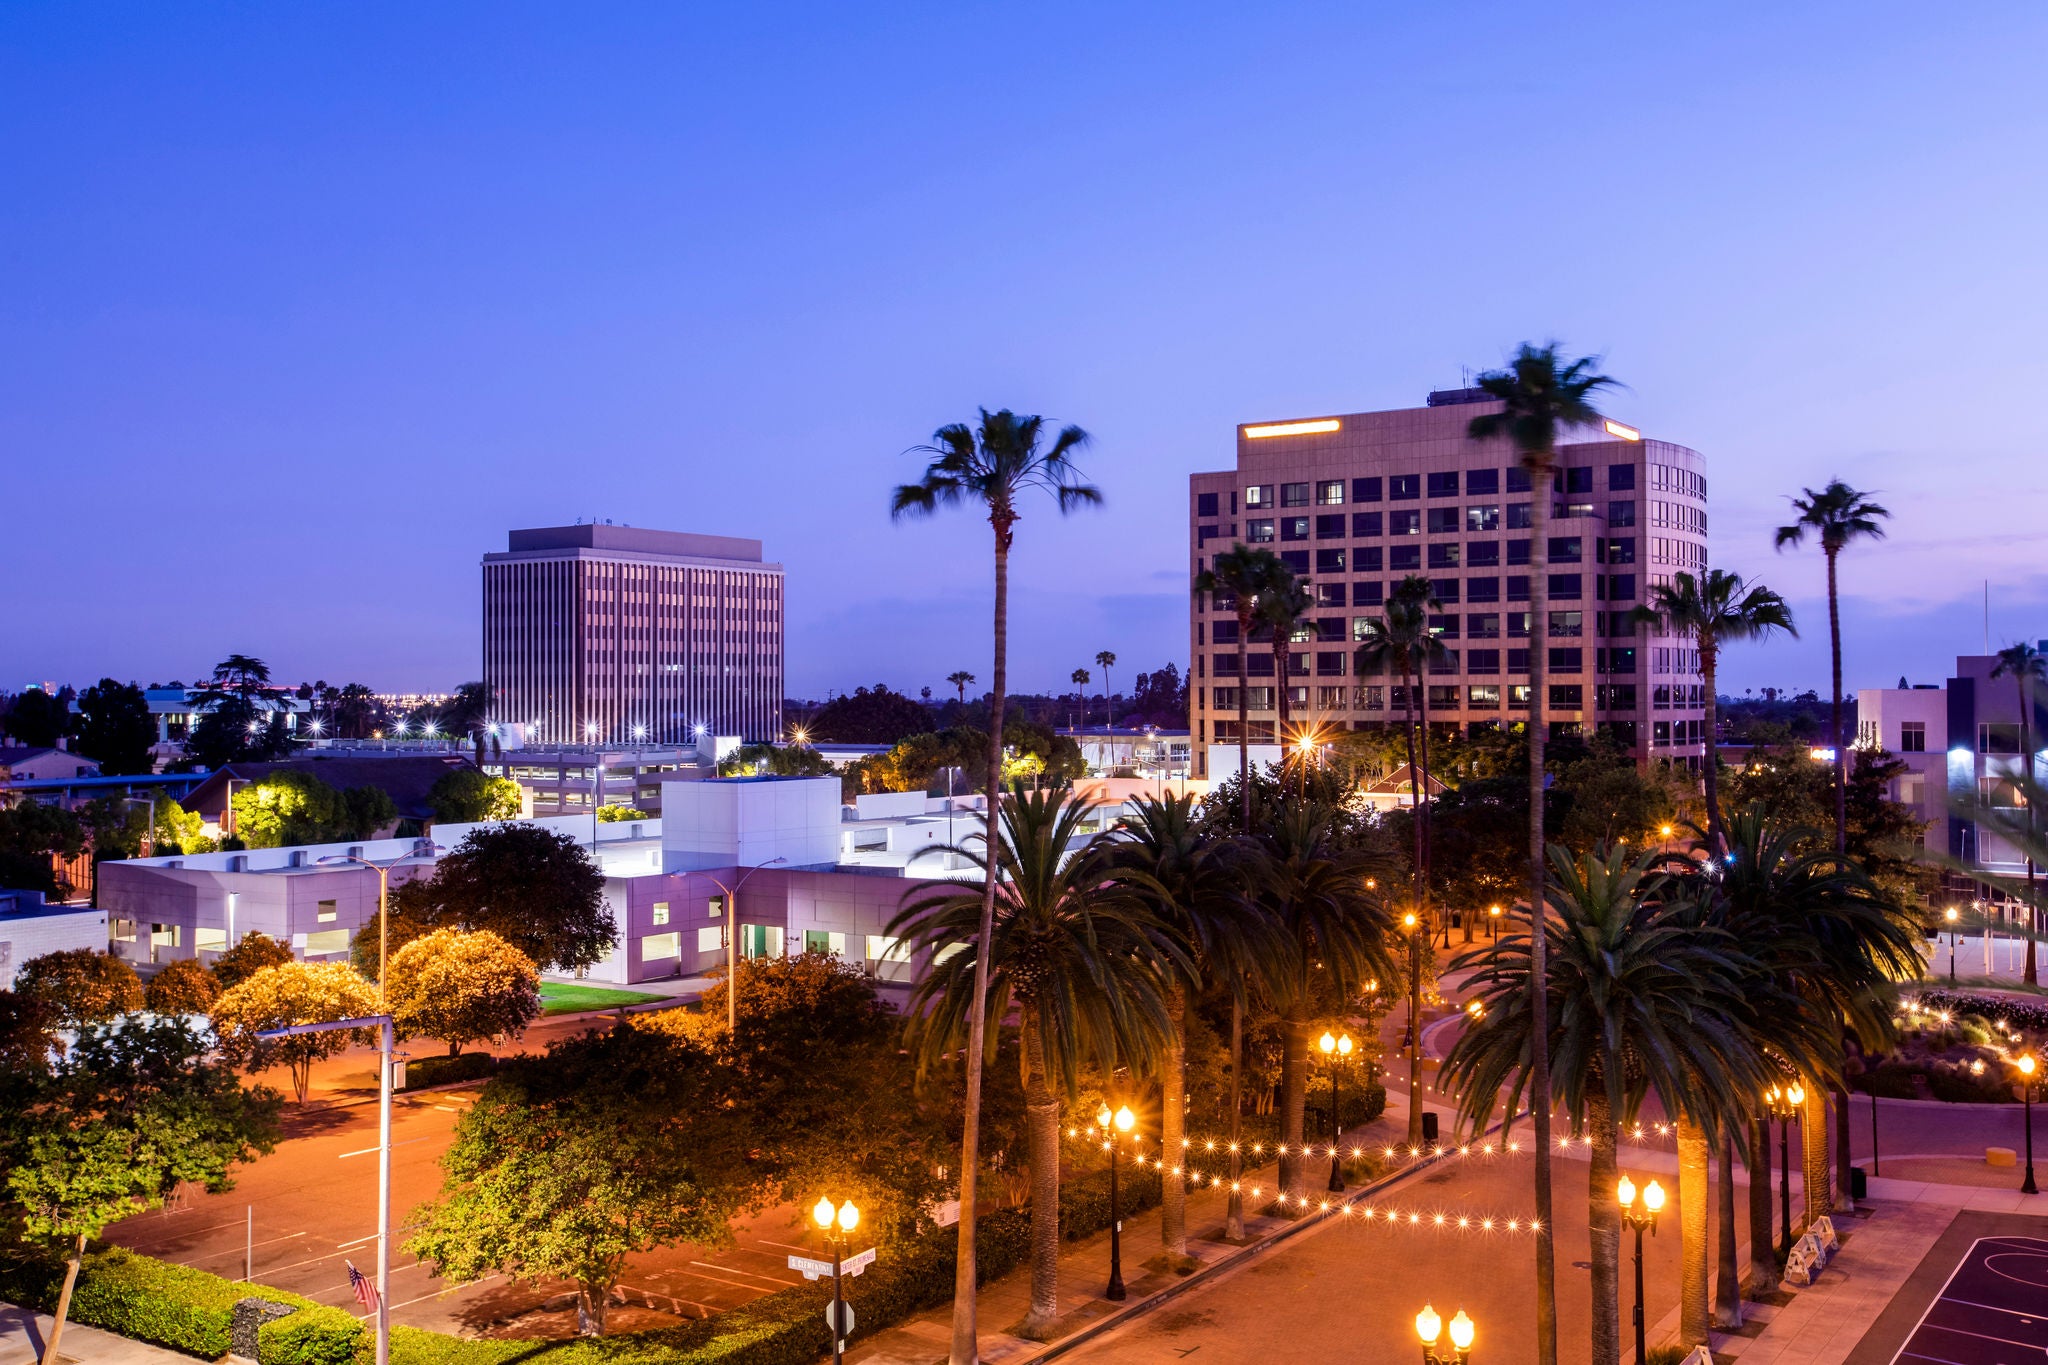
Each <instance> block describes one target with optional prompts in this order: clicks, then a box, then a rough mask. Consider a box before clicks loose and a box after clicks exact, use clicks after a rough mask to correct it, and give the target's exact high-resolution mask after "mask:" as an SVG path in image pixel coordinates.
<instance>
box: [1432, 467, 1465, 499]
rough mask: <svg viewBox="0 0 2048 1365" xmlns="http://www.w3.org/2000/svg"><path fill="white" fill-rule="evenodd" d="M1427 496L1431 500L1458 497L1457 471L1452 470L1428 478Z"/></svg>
mask: <svg viewBox="0 0 2048 1365" xmlns="http://www.w3.org/2000/svg"><path fill="white" fill-rule="evenodd" d="M1429 495H1430V496H1431V497H1432V498H1455V497H1457V496H1458V471H1457V470H1455V469H1453V470H1451V471H1450V472H1449V473H1445V474H1432V475H1430V476H1429Z"/></svg>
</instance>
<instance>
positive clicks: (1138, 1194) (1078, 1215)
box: [1027, 1162, 1162, 1242]
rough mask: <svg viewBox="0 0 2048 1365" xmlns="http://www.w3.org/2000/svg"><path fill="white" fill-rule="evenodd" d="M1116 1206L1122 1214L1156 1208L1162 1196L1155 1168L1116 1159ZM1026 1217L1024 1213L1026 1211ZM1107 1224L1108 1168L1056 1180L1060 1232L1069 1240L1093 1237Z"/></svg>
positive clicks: (1125, 1215) (1076, 1240)
mask: <svg viewBox="0 0 2048 1365" xmlns="http://www.w3.org/2000/svg"><path fill="white" fill-rule="evenodd" d="M1116 1185H1117V1210H1118V1212H1120V1213H1121V1214H1122V1215H1123V1216H1124V1217H1125V1218H1129V1217H1130V1216H1131V1215H1132V1214H1134V1213H1142V1212H1144V1211H1145V1210H1146V1209H1150V1208H1157V1207H1158V1206H1159V1200H1160V1198H1161V1197H1162V1191H1161V1189H1160V1180H1159V1168H1158V1167H1156V1166H1148V1167H1143V1168H1141V1169H1136V1170H1133V1169H1132V1168H1131V1167H1130V1166H1128V1165H1126V1164H1123V1163H1121V1162H1120V1163H1119V1164H1118V1167H1117V1176H1116ZM1027 1217H1028V1213H1027ZM1108 1226H1109V1172H1108V1171H1100V1172H1097V1173H1095V1174H1093V1175H1086V1176H1081V1177H1079V1178H1062V1179H1061V1181H1060V1236H1062V1237H1064V1238H1066V1239H1067V1240H1068V1241H1070V1242H1078V1241H1080V1240H1081V1239H1082V1238H1083V1237H1093V1236H1094V1235H1095V1234H1096V1233H1098V1232H1101V1231H1102V1230H1103V1229H1105V1228H1107V1227H1108Z"/></svg>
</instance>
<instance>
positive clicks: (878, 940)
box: [862, 934, 910, 962]
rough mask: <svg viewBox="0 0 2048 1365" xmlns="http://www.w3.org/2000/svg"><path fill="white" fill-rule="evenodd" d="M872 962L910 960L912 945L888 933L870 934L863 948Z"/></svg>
mask: <svg viewBox="0 0 2048 1365" xmlns="http://www.w3.org/2000/svg"><path fill="white" fill-rule="evenodd" d="M862 951H863V953H864V954H865V955H866V957H867V960H868V961H870V962H908V961H910V945H909V944H907V943H904V942H902V941H900V940H898V939H895V938H892V937H890V936H889V935H887V934H869V935H867V936H866V943H865V946H864V947H863V949H862Z"/></svg>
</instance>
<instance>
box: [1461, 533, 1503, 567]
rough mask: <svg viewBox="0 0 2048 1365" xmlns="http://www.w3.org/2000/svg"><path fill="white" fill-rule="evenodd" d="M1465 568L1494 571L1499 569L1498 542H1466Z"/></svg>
mask: <svg viewBox="0 0 2048 1365" xmlns="http://www.w3.org/2000/svg"><path fill="white" fill-rule="evenodd" d="M1465 567H1466V568H1468V569H1494V568H1498V567H1500V542H1499V541H1497V540H1468V541H1466V542H1465Z"/></svg>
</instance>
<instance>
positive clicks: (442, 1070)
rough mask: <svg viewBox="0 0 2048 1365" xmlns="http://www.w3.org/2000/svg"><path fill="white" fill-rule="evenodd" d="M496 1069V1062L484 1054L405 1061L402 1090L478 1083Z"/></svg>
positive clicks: (474, 1053) (493, 1058) (473, 1053)
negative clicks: (403, 1087)
mask: <svg viewBox="0 0 2048 1365" xmlns="http://www.w3.org/2000/svg"><path fill="white" fill-rule="evenodd" d="M497 1069H498V1059H497V1058H496V1057H494V1056H492V1055H491V1054H490V1053H488V1052H460V1053H457V1054H456V1055H455V1056H453V1057H446V1056H442V1057H420V1058H418V1059H407V1061H406V1064H405V1088H406V1089H407V1090H419V1089H423V1088H424V1087H426V1086H430V1085H450V1084H453V1083H454V1082H456V1081H479V1080H482V1079H483V1078H484V1077H486V1076H488V1075H490V1074H491V1073H492V1072H493V1071H496V1070H497Z"/></svg>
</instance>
